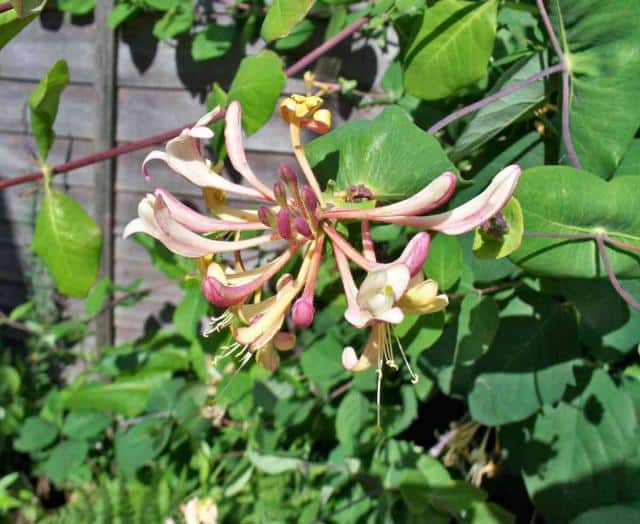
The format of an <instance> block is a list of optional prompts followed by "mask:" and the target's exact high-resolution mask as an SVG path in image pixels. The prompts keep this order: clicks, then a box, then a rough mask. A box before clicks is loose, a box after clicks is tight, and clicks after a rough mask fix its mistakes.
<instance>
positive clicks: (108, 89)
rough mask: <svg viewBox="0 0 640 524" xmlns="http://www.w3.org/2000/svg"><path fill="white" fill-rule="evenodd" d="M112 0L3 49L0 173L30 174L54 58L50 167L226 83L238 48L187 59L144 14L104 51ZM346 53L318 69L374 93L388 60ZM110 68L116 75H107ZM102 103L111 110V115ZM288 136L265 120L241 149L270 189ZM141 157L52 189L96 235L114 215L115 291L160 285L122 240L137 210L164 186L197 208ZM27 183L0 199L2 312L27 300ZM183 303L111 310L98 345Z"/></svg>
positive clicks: (38, 28)
mask: <svg viewBox="0 0 640 524" xmlns="http://www.w3.org/2000/svg"><path fill="white" fill-rule="evenodd" d="M109 3H110V2H106V1H105V2H104V5H101V4H103V2H98V4H99V7H98V8H97V10H96V11H97V12H96V14H95V19H94V15H90V16H87V17H71V16H69V15H62V14H61V13H59V12H57V11H49V10H47V11H45V12H44V13H43V15H42V16H41V18H40V19H39V20H36V21H35V22H33V23H32V24H31V25H30V26H28V27H27V28H26V29H25V30H24V31H23V32H22V33H21V34H20V35H19V36H18V37H17V38H15V39H14V40H13V41H12V42H10V43H9V44H8V45H7V46H6V47H5V48H4V49H3V50H2V51H0V107H2V109H1V110H0V115H1V116H0V176H2V177H9V176H16V175H19V174H22V173H25V172H29V171H33V169H34V162H33V156H32V151H34V149H35V148H34V144H33V139H32V138H31V137H30V135H29V132H28V128H29V127H28V111H27V100H28V97H29V95H30V93H31V92H32V91H33V89H34V88H35V86H36V85H37V82H38V81H39V79H40V78H42V76H43V75H44V74H45V73H46V71H47V70H48V69H49V68H50V67H51V66H52V65H53V63H54V62H55V61H56V60H57V59H60V58H64V59H66V60H67V62H68V64H69V68H70V75H71V82H70V85H69V86H68V87H67V89H66V90H65V91H64V93H63V96H62V98H61V103H60V110H59V114H58V119H57V121H56V125H55V129H56V133H57V135H58V140H57V141H56V144H55V146H54V148H53V150H52V152H51V155H50V159H49V161H50V163H51V164H57V163H60V162H63V161H65V160H67V159H69V158H77V157H80V156H84V155H86V154H90V153H92V152H93V151H97V150H101V149H104V148H105V146H106V145H107V144H108V143H109V141H110V140H111V138H113V139H114V140H115V142H116V143H122V142H127V141H132V140H136V139H141V138H145V137H147V136H151V135H155V134H158V133H161V132H164V131H167V130H169V129H173V128H176V127H179V126H180V125H182V124H186V123H188V122H192V121H195V120H196V119H197V118H198V117H199V116H201V115H202V114H203V112H204V111H205V106H204V99H205V97H206V93H207V91H208V88H209V87H210V85H211V84H212V83H213V82H214V81H216V82H219V83H220V84H221V85H222V86H223V87H225V86H228V84H229V82H230V80H231V79H232V78H233V75H234V73H235V71H236V69H237V66H238V63H239V61H240V60H241V58H242V56H243V52H244V49H242V48H241V47H240V46H239V45H236V46H234V48H233V49H232V51H231V52H230V53H229V55H228V56H227V57H225V58H223V59H220V60H212V61H207V62H194V61H193V60H192V59H191V57H190V52H189V48H190V44H189V39H188V38H186V39H183V40H180V41H179V42H178V43H177V44H176V45H174V46H172V45H169V44H167V43H164V42H158V41H156V40H155V39H154V38H153V36H152V34H151V28H152V25H153V22H154V20H153V18H151V17H148V16H145V17H139V18H138V19H136V20H134V21H132V22H131V23H127V24H126V25H125V27H124V28H123V29H122V30H121V31H120V32H119V34H118V38H117V40H115V42H114V43H113V45H112V42H113V41H112V40H111V39H112V35H111V34H110V33H109V31H108V30H106V29H105V26H104V24H103V23H102V20H103V19H104V12H106V10H107V8H108V4H109ZM103 10H104V11H103ZM354 45H355V44H352V43H350V42H346V43H345V44H342V45H341V46H340V48H339V49H337V50H335V51H334V52H333V53H332V54H331V56H330V57H328V58H326V59H324V67H325V68H326V67H329V68H331V69H332V70H333V72H337V71H340V74H342V75H343V76H346V77H350V78H359V79H360V80H361V81H363V85H364V86H365V87H369V86H372V85H375V84H376V81H377V80H378V79H379V78H380V76H381V74H382V73H383V72H384V68H385V66H386V64H387V63H388V60H389V56H387V55H381V54H380V53H378V52H377V51H374V48H375V46H368V45H367V44H364V45H363V44H362V43H360V44H358V47H354ZM253 51H255V49H252V50H249V51H248V52H253ZM294 58H295V57H294ZM294 58H292V60H293V59H294ZM98 64H99V66H98ZM111 64H113V72H114V74H110V71H109V67H110V66H111ZM302 88H303V85H302V82H301V80H300V79H290V80H289V81H288V83H287V86H286V90H285V91H286V92H299V91H301V90H302ZM110 97H112V98H113V104H114V105H115V109H116V111H115V118H113V119H111V113H110V111H111V106H110ZM97 100H100V102H99V103H98V102H97ZM336 108H337V109H338V110H337V111H335V112H334V117H337V118H336V123H337V124H338V125H339V124H340V122H342V121H344V119H346V118H353V117H354V116H357V117H358V118H371V117H372V116H373V115H374V114H375V113H376V110H370V111H364V110H358V111H352V110H351V109H350V108H345V107H343V106H340V107H337V106H336ZM111 127H112V128H111ZM288 140H289V139H288V132H287V129H286V127H285V126H284V124H283V123H281V122H280V121H279V119H278V118H273V119H272V120H271V121H270V122H269V123H268V124H267V125H266V126H265V128H263V129H262V130H260V131H259V132H258V133H256V134H255V135H253V136H252V137H250V138H249V139H248V140H247V141H246V146H247V156H248V160H249V162H250V164H251V165H252V167H253V168H254V170H255V171H256V173H257V174H258V176H260V177H262V178H263V179H264V180H267V181H273V180H274V177H275V174H276V173H277V166H278V165H279V164H280V163H281V162H292V161H293V156H292V154H291V149H290V144H289V142H288ZM149 151H150V149H147V150H142V151H138V152H136V153H131V154H128V155H124V156H121V157H119V158H118V159H117V160H116V161H115V162H114V165H113V171H111V168H110V166H109V165H108V164H107V165H102V166H89V167H86V168H82V169H80V170H78V171H75V172H73V173H69V174H66V175H60V176H59V177H57V181H56V184H57V185H59V186H61V187H63V188H64V189H65V190H66V191H68V193H69V194H70V195H71V196H73V197H74V198H76V199H77V200H78V201H79V202H80V203H81V204H82V206H83V207H84V208H85V210H86V211H87V212H88V213H89V214H91V215H92V216H94V218H95V219H96V220H97V222H98V223H99V224H101V225H104V226H105V227H106V224H109V223H110V220H111V218H110V217H109V216H108V214H109V213H110V210H111V209H112V211H113V218H112V227H111V228H110V229H111V235H109V234H108V232H107V246H109V245H110V242H109V239H111V240H112V246H113V247H112V249H107V251H106V253H105V255H106V256H105V257H104V260H103V268H105V269H106V270H107V271H108V270H109V268H112V271H113V277H114V280H115V281H116V282H117V283H120V284H126V283H128V282H130V281H131V280H133V279H135V278H138V277H142V278H143V279H144V281H145V284H144V286H145V287H154V286H159V285H160V284H162V283H163V282H164V280H165V278H164V276H163V275H162V274H160V273H159V272H157V271H156V270H155V269H153V268H152V267H151V265H150V264H149V257H148V255H147V253H146V252H145V251H144V250H143V249H142V248H141V247H140V246H138V245H137V244H136V243H135V242H133V241H132V240H123V239H122V230H123V227H124V225H125V224H126V223H127V222H128V221H129V220H131V219H132V218H133V217H134V216H135V214H136V207H137V203H138V201H139V200H140V199H141V198H142V197H143V196H144V194H145V193H146V192H149V191H150V190H152V189H153V188H154V187H156V186H162V187H165V188H166V189H168V190H170V191H172V192H174V193H175V194H176V195H177V196H178V197H180V198H181V199H183V200H185V201H188V202H190V203H192V204H194V205H196V206H198V205H199V204H200V192H199V191H198V190H197V188H195V187H193V186H191V185H190V184H189V183H188V182H186V181H184V180H183V179H182V178H180V177H178V176H176V175H172V174H171V173H170V172H169V171H168V170H166V169H165V168H164V167H163V165H162V164H161V163H157V164H156V165H154V166H153V174H154V180H153V182H152V183H149V182H146V181H145V180H144V179H143V177H142V176H141V175H140V165H141V162H142V159H143V158H144V157H145V155H146V154H147V153H148V152H149ZM230 176H234V175H233V174H230ZM96 180H97V182H96ZM30 187H32V186H21V187H14V188H11V189H8V190H6V191H4V192H0V307H2V308H3V309H8V308H10V307H12V306H15V305H16V304H18V303H20V302H21V301H22V300H24V298H25V296H26V277H25V275H26V272H27V266H28V261H29V256H28V248H29V245H30V243H31V240H32V237H33V226H34V217H35V213H36V211H37V209H36V206H37V205H38V203H37V202H36V201H35V198H34V196H33V193H31V194H28V190H29V189H30ZM25 190H27V194H26V195H25V194H24V193H25ZM111 202H112V203H113V204H111ZM180 297H181V291H180V289H179V288H178V286H176V285H170V286H164V287H161V288H159V289H158V290H157V291H155V292H154V293H152V294H151V295H150V296H149V297H148V298H146V299H145V300H144V301H143V302H142V303H141V304H140V305H138V306H137V307H135V308H133V309H117V310H116V311H115V314H114V316H113V318H110V317H109V316H107V317H105V318H103V320H102V322H101V325H99V326H98V338H99V340H100V342H101V343H108V342H109V340H110V337H111V335H112V334H115V341H116V342H117V341H122V340H125V339H128V338H131V337H134V336H137V335H139V334H141V333H142V332H143V330H144V326H145V323H146V322H150V321H155V322H157V323H159V324H163V323H167V322H170V318H171V317H170V315H167V314H166V311H167V305H170V304H174V303H175V302H176V301H177V300H178V299H179V298H180ZM67 307H68V310H69V312H74V311H77V310H78V308H79V307H80V303H79V302H76V301H73V300H69V301H68V305H67Z"/></svg>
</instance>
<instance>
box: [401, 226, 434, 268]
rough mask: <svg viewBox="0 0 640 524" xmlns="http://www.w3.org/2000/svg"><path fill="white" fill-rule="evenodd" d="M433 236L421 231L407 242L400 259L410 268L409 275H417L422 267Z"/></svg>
mask: <svg viewBox="0 0 640 524" xmlns="http://www.w3.org/2000/svg"><path fill="white" fill-rule="evenodd" d="M430 244H431V237H430V236H429V233H425V232H421V233H418V234H417V235H415V236H414V237H413V238H412V239H411V240H410V241H409V243H408V244H407V247H406V248H405V250H404V252H403V253H402V255H401V256H400V260H401V261H402V263H403V264H405V265H406V266H407V267H408V268H409V275H411V276H412V277H413V276H415V275H416V274H417V273H418V271H420V270H421V269H422V266H423V265H424V262H425V260H426V259H427V255H428V254H429V245H430Z"/></svg>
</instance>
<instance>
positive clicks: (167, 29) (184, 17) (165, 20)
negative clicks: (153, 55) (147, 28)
mask: <svg viewBox="0 0 640 524" xmlns="http://www.w3.org/2000/svg"><path fill="white" fill-rule="evenodd" d="M192 23H193V7H192V5H191V2H189V1H187V2H184V1H181V2H179V3H176V4H175V5H173V6H172V7H171V8H170V9H169V10H167V11H166V12H165V14H164V15H163V16H162V18H161V19H160V20H158V21H157V22H156V23H155V24H154V25H153V36H155V37H156V38H158V39H159V40H168V39H170V38H174V37H175V36H178V35H179V34H181V33H185V32H186V31H189V29H191V24H192Z"/></svg>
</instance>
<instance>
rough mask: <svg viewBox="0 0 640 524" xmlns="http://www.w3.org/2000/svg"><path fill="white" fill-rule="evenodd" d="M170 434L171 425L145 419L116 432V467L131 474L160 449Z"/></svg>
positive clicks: (126, 473)
mask: <svg viewBox="0 0 640 524" xmlns="http://www.w3.org/2000/svg"><path fill="white" fill-rule="evenodd" d="M170 434H171V425H169V424H167V423H165V422H163V421H162V420H145V421H144V422H141V423H140V424H137V425H135V426H133V427H132V428H130V429H128V430H127V431H124V432H118V433H116V438H115V457H116V464H117V466H118V468H119V469H120V470H121V471H122V472H123V473H124V474H125V475H127V476H131V475H133V473H135V471H136V470H137V469H139V468H140V467H142V466H144V464H146V463H147V462H148V461H150V460H152V459H153V458H154V457H155V456H156V455H157V454H158V453H160V452H161V451H162V449H163V448H164V447H165V445H166V444H167V442H168V441H169V436H170Z"/></svg>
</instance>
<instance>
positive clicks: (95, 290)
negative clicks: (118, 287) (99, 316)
mask: <svg viewBox="0 0 640 524" xmlns="http://www.w3.org/2000/svg"><path fill="white" fill-rule="evenodd" d="M112 288H113V285H112V283H111V280H109V279H108V278H101V279H100V280H98V282H96V285H95V286H93V287H92V288H91V291H89V294H88V295H87V300H85V303H84V310H85V312H86V313H87V315H89V316H92V315H95V314H96V313H98V311H100V310H101V309H102V307H103V306H104V305H105V303H106V301H107V299H108V298H109V295H110V294H111V290H112Z"/></svg>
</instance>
